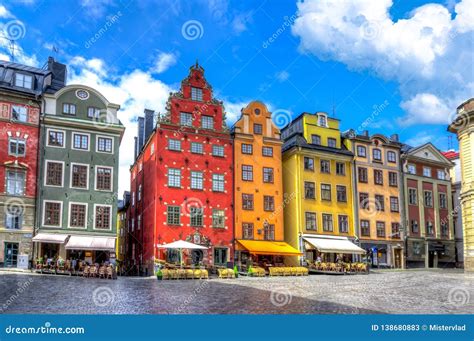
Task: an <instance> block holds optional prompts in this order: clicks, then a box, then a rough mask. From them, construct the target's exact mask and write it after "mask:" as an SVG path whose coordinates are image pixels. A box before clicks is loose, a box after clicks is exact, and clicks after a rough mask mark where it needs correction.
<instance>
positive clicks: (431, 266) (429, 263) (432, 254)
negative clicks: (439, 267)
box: [428, 251, 435, 268]
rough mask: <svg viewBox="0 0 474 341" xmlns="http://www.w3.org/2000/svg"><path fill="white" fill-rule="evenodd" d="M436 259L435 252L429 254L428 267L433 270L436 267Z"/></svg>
mask: <svg viewBox="0 0 474 341" xmlns="http://www.w3.org/2000/svg"><path fill="white" fill-rule="evenodd" d="M434 258H435V253H434V251H430V252H428V267H429V268H433V267H434Z"/></svg>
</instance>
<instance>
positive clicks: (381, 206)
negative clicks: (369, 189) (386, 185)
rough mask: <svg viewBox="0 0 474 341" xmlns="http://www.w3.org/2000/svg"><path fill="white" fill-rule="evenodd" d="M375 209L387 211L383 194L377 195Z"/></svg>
mask: <svg viewBox="0 0 474 341" xmlns="http://www.w3.org/2000/svg"><path fill="white" fill-rule="evenodd" d="M375 209H376V210H377V211H385V201H384V197H383V195H379V194H376V195H375Z"/></svg>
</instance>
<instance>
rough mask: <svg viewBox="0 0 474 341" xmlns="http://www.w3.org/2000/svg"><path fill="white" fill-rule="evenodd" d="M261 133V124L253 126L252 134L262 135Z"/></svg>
mask: <svg viewBox="0 0 474 341" xmlns="http://www.w3.org/2000/svg"><path fill="white" fill-rule="evenodd" d="M262 131H263V128H262V125H261V124H258V123H254V124H253V133H254V134H255V135H262Z"/></svg>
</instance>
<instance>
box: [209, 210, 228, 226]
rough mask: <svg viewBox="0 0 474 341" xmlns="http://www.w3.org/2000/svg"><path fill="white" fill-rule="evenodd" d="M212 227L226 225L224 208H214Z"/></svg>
mask: <svg viewBox="0 0 474 341" xmlns="http://www.w3.org/2000/svg"><path fill="white" fill-rule="evenodd" d="M212 227H225V212H224V210H216V209H213V210H212Z"/></svg>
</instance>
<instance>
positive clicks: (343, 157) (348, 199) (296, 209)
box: [282, 112, 365, 263]
mask: <svg viewBox="0 0 474 341" xmlns="http://www.w3.org/2000/svg"><path fill="white" fill-rule="evenodd" d="M282 138H283V139H284V145H283V150H282V151H283V188H284V193H285V196H286V197H287V198H291V200H287V201H288V202H287V203H286V205H285V209H284V215H285V237H286V241H287V242H288V243H289V244H290V245H292V246H294V247H296V248H299V249H300V250H301V251H302V252H304V256H303V259H300V261H303V262H304V261H306V262H313V261H315V260H319V259H321V260H322V261H335V260H336V259H337V258H345V259H346V260H350V259H351V258H352V255H357V254H359V255H360V254H364V253H365V251H364V250H362V249H361V248H360V247H358V246H357V245H355V244H354V243H353V241H354V240H355V236H356V235H355V228H354V198H353V191H352V188H353V184H352V172H353V158H354V155H353V153H352V152H351V151H350V150H348V149H347V147H346V146H345V145H344V144H343V143H342V139H341V132H340V129H339V120H337V119H335V118H331V117H329V116H328V115H327V114H326V113H322V112H318V113H316V114H310V113H303V114H301V115H300V116H298V117H297V118H295V119H294V120H293V121H292V122H291V124H290V125H288V126H287V127H286V128H284V129H283V131H282ZM293 261H294V262H295V263H296V262H297V259H296V258H294V259H293Z"/></svg>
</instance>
